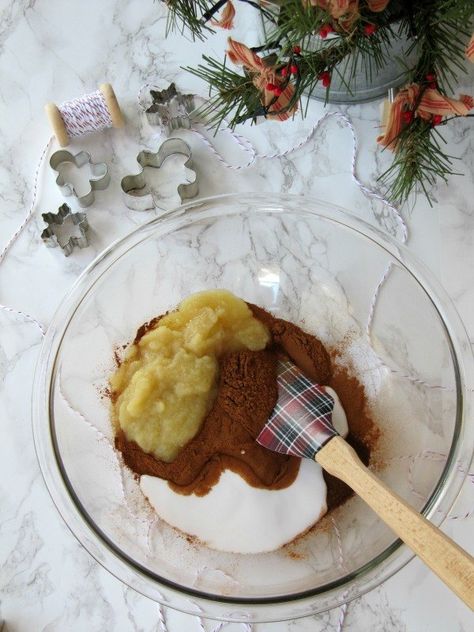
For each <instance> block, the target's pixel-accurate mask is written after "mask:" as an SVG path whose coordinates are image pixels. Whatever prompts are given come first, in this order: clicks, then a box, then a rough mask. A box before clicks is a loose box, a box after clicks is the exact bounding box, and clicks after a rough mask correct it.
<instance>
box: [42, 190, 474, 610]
mask: <svg viewBox="0 0 474 632" xmlns="http://www.w3.org/2000/svg"><path fill="white" fill-rule="evenodd" d="M243 201H247V203H248V207H249V208H252V212H254V213H269V212H271V213H279V212H285V211H287V210H288V209H287V208H286V207H285V205H288V206H291V205H292V204H295V203H296V202H299V208H300V209H301V208H302V209H304V210H301V211H299V212H301V213H302V214H309V215H315V216H319V217H322V218H323V219H325V220H328V221H330V222H333V223H338V224H341V225H343V226H344V227H346V228H349V229H351V230H353V231H355V232H358V233H360V234H361V235H362V236H363V237H365V238H367V239H369V240H371V241H373V242H374V243H375V244H376V245H377V246H378V247H380V248H382V249H384V250H386V251H387V252H388V253H389V255H390V256H391V257H393V258H394V259H396V260H397V261H398V263H399V264H400V265H401V266H402V267H403V268H405V269H406V270H407V271H408V272H409V273H410V275H411V276H412V277H413V278H414V280H415V281H416V282H417V283H418V284H419V286H420V287H421V289H422V290H423V291H424V292H425V293H426V295H427V296H428V298H429V300H430V301H431V303H432V305H433V307H434V309H435V310H436V312H437V313H438V316H439V318H440V320H441V322H442V324H443V326H444V330H445V333H446V336H447V339H448V343H449V346H450V350H451V357H452V361H453V365H454V369H455V374H456V391H457V393H456V394H457V414H456V428H455V432H454V437H453V442H452V445H451V449H450V452H449V455H448V458H447V461H446V464H445V467H444V470H443V473H442V475H441V477H440V479H439V481H438V484H437V486H436V488H435V490H434V492H433V493H432V495H431V497H430V498H429V500H428V502H427V503H426V505H425V507H424V508H423V511H422V513H423V515H424V516H425V517H427V518H428V519H430V520H431V521H432V522H433V523H434V524H437V525H440V524H441V523H442V522H443V521H444V519H445V518H446V516H447V514H448V513H449V510H450V508H451V507H452V505H453V504H454V502H455V500H456V498H457V496H458V494H459V492H460V489H461V487H462V483H463V481H464V479H465V477H466V475H467V471H468V468H469V466H470V464H471V462H472V458H473V453H474V425H473V424H471V427H470V426H469V424H468V423H467V419H468V416H469V409H470V401H469V395H470V390H471V389H470V388H468V385H471V386H472V384H473V377H474V363H473V356H472V351H471V347H470V343H469V338H468V336H467V333H466V330H465V328H464V325H463V323H462V321H461V319H460V317H459V315H458V313H457V311H456V308H455V307H454V305H453V303H452V301H451V299H450V298H449V296H448V294H447V293H446V291H445V290H444V288H443V287H442V285H441V284H440V283H439V282H438V281H437V280H436V278H435V277H434V276H433V274H432V273H431V272H430V271H429V270H428V269H427V268H426V266H425V265H424V264H423V263H422V262H421V261H419V260H418V259H417V258H416V256H414V255H413V254H412V253H411V251H410V250H409V249H408V248H407V247H406V246H404V245H402V244H400V243H398V242H397V241H396V240H395V239H394V238H392V237H391V236H389V235H388V234H386V233H384V232H383V231H381V230H380V229H378V228H376V227H374V226H372V225H371V224H369V223H367V222H365V221H364V220H362V219H360V218H359V217H357V216H355V215H353V214H352V213H350V212H348V211H347V210H345V209H343V208H341V207H338V206H336V205H334V204H331V203H329V202H325V201H322V200H319V199H317V198H314V197H306V196H300V195H291V194H255V193H246V194H245V193H243V194H238V195H237V194H225V195H218V196H212V197H207V198H200V199H198V200H193V201H191V202H189V203H187V204H184V205H182V206H180V207H178V208H176V209H172V210H170V211H167V212H165V213H163V214H161V215H160V216H159V217H155V218H153V219H151V220H150V221H148V222H145V223H144V224H141V225H140V226H138V227H137V228H134V229H133V230H132V231H130V232H129V233H128V234H127V235H125V236H124V237H122V238H120V239H118V240H116V241H115V242H113V243H112V244H111V245H110V246H109V247H108V248H106V249H105V250H104V251H103V252H102V253H101V254H99V255H98V256H97V257H96V258H95V259H94V261H92V263H91V264H89V266H88V267H87V268H86V269H85V270H84V271H83V272H82V273H81V275H80V276H79V277H78V279H77V280H76V281H75V283H74V284H73V286H72V287H71V289H70V290H69V292H68V293H67V294H66V296H65V297H64V299H63V301H62V302H61V304H60V306H59V308H58V309H57V311H56V313H55V314H54V316H53V319H52V322H51V325H50V327H49V328H48V330H47V332H46V335H45V338H44V341H43V345H42V348H41V352H40V356H39V359H38V363H37V367H36V372H35V380H34V391H33V399H32V423H33V437H34V443H35V450H36V454H37V458H38V462H39V464H40V469H41V473H42V476H43V479H44V481H45V484H46V486H47V489H48V491H49V493H50V495H51V498H52V500H53V502H54V504H55V506H56V508H57V510H58V512H59V513H60V515H61V516H62V518H63V519H64V521H65V523H66V525H67V526H68V527H69V529H70V530H71V532H72V533H73V535H74V536H75V537H76V538H77V540H78V541H79V542H80V543H81V544H82V545H83V546H84V547H85V548H86V550H87V551H88V552H89V553H90V554H91V555H92V556H93V557H94V558H95V559H96V561H97V562H98V563H99V564H101V565H102V566H103V567H104V568H106V569H107V570H108V571H109V572H110V573H112V574H113V575H114V576H115V577H117V578H118V579H120V580H121V581H122V582H124V583H126V584H128V585H129V586H130V587H132V588H134V589H135V590H137V591H138V592H140V593H142V594H144V595H145V596H147V597H150V598H152V599H154V600H155V601H158V602H160V603H163V604H164V605H170V606H171V607H173V608H176V609H179V610H181V611H183V612H188V613H190V614H194V615H196V614H199V613H200V612H201V610H198V611H197V610H195V609H194V607H190V606H186V605H184V604H183V605H180V604H179V603H178V605H176V604H175V603H174V598H177V600H178V602H179V601H180V599H182V598H183V597H186V598H189V597H192V598H193V599H194V600H196V599H197V600H199V601H200V603H201V605H204V606H206V607H208V606H212V605H214V604H215V605H217V604H222V605H226V606H232V608H234V609H235V608H236V607H239V606H251V607H252V608H255V607H257V608H258V607H259V606H273V607H274V606H278V605H281V606H285V605H290V604H294V603H295V602H298V603H300V602H301V603H307V606H308V609H307V611H305V613H304V614H301V615H299V616H308V615H310V614H315V613H317V612H322V611H326V610H329V609H331V608H334V607H336V606H338V605H341V604H343V603H345V602H346V601H347V598H344V594H343V593H344V592H345V590H347V586H348V584H350V583H351V582H353V580H357V581H358V582H360V581H361V580H362V581H363V584H362V585H360V587H359V588H358V589H357V590H356V591H355V592H354V594H351V595H350V599H351V600H352V599H355V598H357V597H359V596H361V595H363V594H365V593H366V592H368V591H370V590H372V589H373V588H375V587H376V586H378V585H380V584H381V583H383V582H384V581H386V580H387V579H389V578H390V577H391V576H392V575H394V574H395V573H396V572H397V571H398V570H400V569H401V568H402V567H403V566H405V565H406V564H407V563H408V562H409V561H410V560H411V559H412V558H413V557H414V555H413V553H412V552H411V551H410V550H409V549H408V548H407V547H406V546H405V545H403V543H402V542H401V541H400V540H395V541H394V542H393V543H392V544H391V545H390V546H389V547H387V549H385V551H383V552H382V553H381V554H379V555H378V556H377V557H375V558H374V559H373V560H371V561H370V562H368V563H366V564H365V565H364V566H363V567H361V568H360V569H358V570H357V571H354V572H352V573H350V574H348V575H345V576H344V577H342V578H341V579H340V580H338V581H336V582H331V583H330V584H326V585H324V586H322V587H320V588H318V589H314V590H307V591H304V592H300V593H295V594H292V595H287V596H283V597H271V598H254V599H249V598H235V597H234V598H231V597H224V596H220V595H214V594H209V593H205V592H202V591H199V590H197V589H188V588H184V587H181V586H179V585H178V584H175V583H173V582H170V581H169V580H166V579H164V578H159V579H158V578H157V577H156V576H154V577H152V576H151V575H150V574H149V573H148V572H147V571H146V569H144V568H143V567H140V565H137V564H136V563H135V562H134V561H132V560H130V559H129V558H128V559H127V557H126V556H124V555H123V553H122V552H121V551H119V550H118V549H117V547H116V546H115V545H113V544H112V543H111V542H110V541H109V540H108V539H107V538H106V536H101V535H100V533H101V532H100V529H99V528H98V527H97V526H96V525H94V524H93V523H92V524H91V520H90V519H89V518H88V517H87V515H84V511H83V510H82V509H81V507H80V506H79V504H78V501H77V499H75V494H74V492H73V490H71V489H70V485H69V483H68V482H67V481H66V480H65V478H64V476H63V470H62V467H61V464H60V463H59V462H58V455H57V453H56V450H55V445H54V443H55V442H54V437H53V433H52V432H51V424H52V419H51V414H50V394H51V392H50V391H51V386H52V383H53V377H54V374H55V365H56V359H57V355H58V352H59V350H60V346H61V341H62V338H63V337H64V335H65V333H66V330H67V327H68V325H69V322H70V320H71V319H72V317H73V315H74V313H75V311H76V309H77V308H78V307H79V305H80V304H81V302H82V300H83V299H84V298H85V296H86V295H87V294H88V293H89V292H90V291H91V289H92V288H93V286H94V285H95V282H96V281H97V280H98V279H99V278H100V277H101V276H102V274H104V273H105V272H107V270H108V269H109V267H110V265H113V263H114V262H115V261H116V260H117V259H118V258H119V257H120V256H122V255H123V254H125V253H126V252H127V251H128V250H129V249H130V248H133V247H134V246H136V245H137V244H139V243H141V242H142V241H144V240H146V239H148V238H150V237H151V236H152V235H153V234H154V233H155V231H156V230H157V229H158V228H159V227H169V228H170V230H166V231H163V233H162V234H167V233H169V232H172V231H173V230H176V229H177V228H178V227H180V226H182V225H183V224H184V225H185V224H188V223H193V222H194V221H195V220H196V219H202V218H203V217H207V218H211V217H213V216H216V215H217V216H224V215H233V214H235V213H236V212H235V209H234V210H229V211H228V212H223V209H222V208H220V209H219V212H217V213H215V212H214V213H213V212H212V211H213V210H214V211H215V210H216V208H219V205H226V206H227V209H232V204H233V203H234V204H235V203H237V202H238V203H242V202H243ZM203 210H204V212H203ZM209 211H211V212H210V213H209ZM200 212H201V213H200ZM180 219H181V221H179V220H180ZM173 223H174V224H175V225H172V224H173ZM45 418H47V419H48V425H47V429H48V432H45V425H44V420H45ZM460 463H461V464H462V465H463V466H464V467H463V469H464V473H463V474H460V471H459V464H460ZM441 502H444V504H445V507H444V508H443V509H442V510H440V509H439V506H440V504H441ZM382 564H383V565H384V567H383V569H382V571H383V572H381V573H380V572H379V574H378V575H377V574H374V571H376V570H378V571H380V570H381V565H382ZM154 584H155V585H154ZM156 584H158V585H159V588H157V586H156ZM163 591H167V592H168V596H164V595H163V594H162V592H163ZM318 596H319V597H321V596H325V597H329V605H327V604H326V605H325V606H324V607H322V608H321V607H318V603H317V598H318ZM170 597H171V602H172V603H170ZM211 609H212V608H211ZM232 614H233V615H235V616H233V618H232V620H233V621H236V622H237V621H243V622H249V621H255V622H256V621H267V622H268V621H280V620H283V619H285V618H287V619H288V618H293V615H287V616H282V615H281V613H280V614H279V615H278V618H274V617H272V616H268V614H267V615H266V616H264V617H263V618H259V617H256V618H255V617H253V618H251V619H249V618H248V616H247V615H246V614H245V613H242V615H241V617H239V614H238V612H235V611H234V610H233V613H232ZM203 616H208V617H209V618H214V619H216V620H226V621H227V620H228V618H224V617H223V616H222V614H221V613H219V612H217V611H216V612H210V613H207V612H206V613H205V614H204V615H203Z"/></svg>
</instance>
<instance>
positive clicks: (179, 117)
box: [145, 83, 196, 134]
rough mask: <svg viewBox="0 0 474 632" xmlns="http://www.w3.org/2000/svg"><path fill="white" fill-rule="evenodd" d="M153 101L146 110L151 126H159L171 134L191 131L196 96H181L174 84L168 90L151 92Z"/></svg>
mask: <svg viewBox="0 0 474 632" xmlns="http://www.w3.org/2000/svg"><path fill="white" fill-rule="evenodd" d="M150 94H151V98H152V99H153V102H152V104H151V105H150V107H149V108H148V109H147V110H145V114H146V117H147V119H148V122H149V123H150V125H159V126H160V127H162V128H163V129H164V131H165V132H167V133H168V134H171V132H172V131H173V130H174V129H180V128H184V129H189V128H190V127H191V119H190V114H191V113H192V112H193V111H194V110H195V109H196V101H195V96H194V94H181V92H179V91H178V90H176V86H175V84H174V83H172V84H171V85H170V86H169V87H168V88H166V90H161V91H158V90H150Z"/></svg>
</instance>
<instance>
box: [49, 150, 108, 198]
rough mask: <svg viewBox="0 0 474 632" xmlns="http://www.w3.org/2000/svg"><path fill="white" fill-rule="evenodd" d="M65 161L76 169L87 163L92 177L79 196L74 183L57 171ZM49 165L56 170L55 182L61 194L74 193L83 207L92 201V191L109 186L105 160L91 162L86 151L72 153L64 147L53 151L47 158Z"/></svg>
mask: <svg viewBox="0 0 474 632" xmlns="http://www.w3.org/2000/svg"><path fill="white" fill-rule="evenodd" d="M66 162H71V163H72V164H74V165H76V167H77V168H78V169H80V168H81V167H83V166H84V165H85V164H87V163H89V168H90V170H91V173H92V178H90V180H89V185H90V190H89V191H88V192H87V193H86V194H85V195H81V196H80V197H79V196H78V195H77V193H76V190H75V189H74V185H73V184H71V183H70V182H67V181H66V180H65V179H64V177H63V176H62V174H61V173H60V172H59V169H60V166H61V165H62V164H64V163H66ZM49 166H50V167H51V169H53V171H56V172H57V174H58V177H57V178H56V184H57V185H58V187H59V189H60V190H61V193H62V194H63V195H66V196H69V195H74V196H75V197H76V198H77V201H78V203H79V205H80V206H82V207H83V208H84V207H86V206H90V205H91V204H92V202H93V201H94V198H95V194H94V191H100V190H102V189H106V188H107V187H108V186H109V182H110V175H109V170H108V167H107V165H106V164H105V162H97V163H95V162H92V158H91V155H90V154H89V153H87V151H80V152H79V153H78V154H76V155H74V154H71V152H69V151H67V150H66V149H60V150H59V151H56V152H54V154H53V155H52V156H51V158H50V160H49Z"/></svg>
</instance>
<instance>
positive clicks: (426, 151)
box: [379, 118, 461, 205]
mask: <svg viewBox="0 0 474 632" xmlns="http://www.w3.org/2000/svg"><path fill="white" fill-rule="evenodd" d="M441 143H446V141H445V140H444V138H443V137H442V135H441V134H440V133H439V131H438V130H437V129H436V128H434V127H433V126H432V124H431V122H430V121H425V120H423V119H420V118H416V119H414V121H413V122H412V123H411V124H410V125H409V126H408V127H405V128H404V129H403V130H402V131H401V133H400V134H399V136H398V137H397V149H396V153H395V158H394V161H393V163H392V164H391V165H390V167H389V168H388V169H387V170H386V171H385V172H384V173H383V174H382V175H381V176H380V177H379V180H380V181H381V182H382V184H383V185H385V187H387V189H388V190H389V193H390V198H391V199H392V200H393V201H394V202H399V203H403V202H405V201H406V200H407V198H408V197H409V195H410V194H411V193H412V192H413V191H414V190H415V189H416V188H420V189H421V190H422V191H423V192H424V194H425V196H426V198H427V199H428V202H429V203H430V205H432V200H433V197H432V194H431V189H432V188H433V187H434V186H435V184H436V182H437V180H438V179H441V180H444V181H445V182H447V179H448V176H452V175H461V174H459V173H457V172H456V171H454V170H453V160H456V158H454V157H453V156H449V155H448V154H446V153H445V152H444V151H443V149H442V146H441Z"/></svg>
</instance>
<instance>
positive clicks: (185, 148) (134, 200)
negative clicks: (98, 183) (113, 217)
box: [120, 138, 199, 211]
mask: <svg viewBox="0 0 474 632" xmlns="http://www.w3.org/2000/svg"><path fill="white" fill-rule="evenodd" d="M175 154H181V155H183V156H186V157H187V160H186V162H185V163H184V167H185V169H188V170H189V171H191V172H192V173H193V174H194V180H193V181H192V182H186V183H181V184H180V185H179V186H178V189H177V191H178V195H179V197H180V200H181V202H183V201H184V200H186V199H190V198H193V197H195V196H196V195H197V194H198V192H199V186H198V179H197V173H196V171H195V169H194V165H193V161H192V153H191V148H190V146H189V145H188V144H187V143H185V142H184V140H181V138H168V140H165V142H164V143H163V144H162V145H161V146H160V147H159V149H158V151H156V152H151V151H141V152H140V153H139V154H138V156H137V162H138V164H139V165H140V166H141V171H140V173H138V174H136V175H129V176H125V177H124V178H122V182H121V183H120V186H121V187H122V191H123V193H124V199H125V204H126V205H127V206H128V208H130V209H132V210H133V211H148V210H150V209H153V208H156V203H155V200H154V197H153V192H152V190H151V189H150V187H149V185H148V183H147V180H146V176H145V167H153V168H155V169H159V168H160V167H161V166H162V164H163V163H164V162H165V160H166V159H167V158H169V157H170V156H172V155H175Z"/></svg>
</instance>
